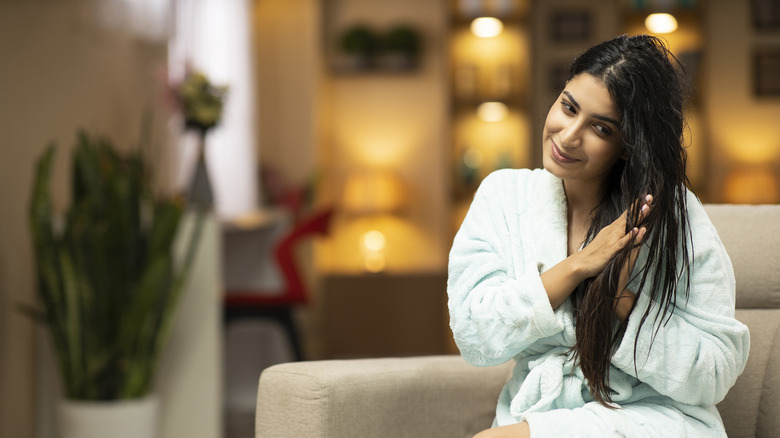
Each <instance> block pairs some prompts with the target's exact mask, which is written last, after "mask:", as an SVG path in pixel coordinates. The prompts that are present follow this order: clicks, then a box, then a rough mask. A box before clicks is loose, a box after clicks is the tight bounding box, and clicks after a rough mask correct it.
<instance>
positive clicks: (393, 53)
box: [380, 24, 421, 70]
mask: <svg viewBox="0 0 780 438" xmlns="http://www.w3.org/2000/svg"><path fill="white" fill-rule="evenodd" d="M420 49H421V47H420V35H419V33H418V32H417V30H416V29H415V28H414V27H412V26H410V25H406V24H399V25H397V26H395V27H393V28H391V29H390V30H389V31H388V32H387V33H386V34H384V35H383V36H382V55H381V57H380V64H381V66H382V67H384V68H387V69H391V70H412V69H414V68H416V67H417V65H418V63H419V57H420Z"/></svg>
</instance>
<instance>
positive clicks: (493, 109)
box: [477, 102, 509, 122]
mask: <svg viewBox="0 0 780 438" xmlns="http://www.w3.org/2000/svg"><path fill="white" fill-rule="evenodd" d="M507 113H509V109H508V108H507V107H506V105H505V104H503V103H501V102H484V103H481V104H480V105H479V106H478V107H477V117H479V119H480V120H482V121H485V122H500V121H502V120H504V119H506V115H507Z"/></svg>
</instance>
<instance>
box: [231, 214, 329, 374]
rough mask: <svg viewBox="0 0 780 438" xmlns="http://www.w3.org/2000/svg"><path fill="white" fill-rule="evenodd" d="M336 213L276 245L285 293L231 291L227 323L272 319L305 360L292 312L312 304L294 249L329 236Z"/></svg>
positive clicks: (311, 220)
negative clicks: (311, 240)
mask: <svg viewBox="0 0 780 438" xmlns="http://www.w3.org/2000/svg"><path fill="white" fill-rule="evenodd" d="M332 217H333V209H332V208H326V209H324V210H321V211H319V212H317V213H315V214H313V215H312V216H310V217H308V218H305V219H303V220H302V221H300V222H299V223H298V224H296V225H294V226H293V228H292V229H291V230H290V231H289V232H288V233H287V234H286V235H284V237H282V238H281V239H280V240H279V242H278V243H277V244H276V247H275V250H274V260H275V262H276V265H277V268H278V269H279V270H280V272H281V274H282V278H283V280H284V281H283V283H284V289H283V290H282V293H281V294H279V293H277V292H278V291H259V290H228V291H226V294H225V300H224V304H225V319H226V321H227V322H229V321H230V320H231V319H234V318H272V319H275V320H277V321H278V322H279V323H281V324H282V326H283V327H284V328H285V330H286V331H287V333H288V335H289V337H290V343H291V344H292V347H293V353H294V354H295V357H296V359H298V360H302V359H303V355H302V353H301V344H300V339H299V337H298V330H297V329H296V326H295V321H294V320H293V310H294V309H295V308H296V307H298V306H303V305H306V304H308V303H309V296H308V294H307V293H306V289H305V287H304V284H303V281H302V279H301V276H300V271H299V269H298V264H297V262H296V260H295V248H296V247H297V245H298V244H299V243H300V242H302V241H303V240H304V239H305V238H308V237H313V236H317V235H327V234H328V232H329V229H330V223H331V218H332Z"/></svg>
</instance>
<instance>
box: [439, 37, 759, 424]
mask: <svg viewBox="0 0 780 438" xmlns="http://www.w3.org/2000/svg"><path fill="white" fill-rule="evenodd" d="M672 61H676V60H675V59H674V57H673V56H672V55H671V54H670V53H669V52H668V51H667V49H666V47H665V46H664V44H663V43H662V42H661V41H660V40H658V39H656V38H654V37H650V36H645V35H643V36H636V37H626V36H621V37H618V38H616V39H614V40H610V41H607V42H604V43H601V44H599V45H596V46H594V47H592V48H590V49H589V50H587V51H586V52H584V53H583V54H582V55H580V56H579V57H578V58H577V59H575V61H574V63H573V65H572V68H571V74H570V78H569V80H568V81H567V84H566V87H565V89H564V90H563V92H562V93H561V94H560V96H559V98H558V100H557V101H556V102H555V103H554V104H553V105H552V107H551V108H550V111H549V114H548V115H547V119H546V121H545V125H544V131H543V139H542V140H543V148H544V155H543V157H544V159H543V162H544V169H536V170H501V171H497V172H494V173H493V174H491V175H489V176H488V177H487V178H486V179H485V180H484V181H483V183H482V184H481V185H480V188H479V190H478V191H477V194H476V196H475V198H474V201H473V204H472V206H471V208H470V210H469V212H468V214H467V216H466V218H465V220H464V222H463V225H462V226H461V228H460V230H459V232H458V234H457V236H456V237H455V241H454V243H453V247H452V250H451V252H450V265H449V280H448V293H449V310H450V316H451V327H452V330H453V333H454V336H455V340H456V342H457V344H458V347H459V348H460V351H461V354H462V355H463V357H464V358H465V359H466V360H467V361H469V362H470V363H472V364H474V365H478V366H492V365H498V364H501V363H504V362H507V361H509V360H510V359H514V360H515V362H516V364H515V367H514V371H513V375H512V377H511V379H510V380H509V381H508V383H507V384H506V385H505V387H504V388H503V390H502V392H501V395H500V396H499V400H498V407H497V409H496V417H495V420H494V424H493V426H494V428H492V429H489V430H487V431H484V432H482V433H480V434H479V435H478V436H479V437H480V438H483V437H500V436H507V437H527V436H533V437H548V436H550V437H551V436H588V437H593V436H628V437H642V436H647V437H655V436H658V437H661V436H663V437H670V436H674V437H685V436H691V437H693V436H702V437H717V436H725V431H724V428H723V424H722V421H721V419H720V416H719V415H718V412H717V410H716V408H715V404H716V403H718V402H719V401H720V400H722V399H723V397H724V396H725V395H726V392H727V391H728V389H729V388H730V387H731V386H732V385H733V384H734V382H735V380H736V378H737V376H739V374H740V373H741V372H742V370H743V368H744V366H745V362H746V361H747V355H748V349H749V334H748V330H747V327H745V326H744V325H743V324H741V323H739V322H738V321H737V320H735V319H734V276H733V269H732V266H731V261H730V260H729V258H728V255H727V254H726V251H725V250H724V248H723V245H722V244H721V242H720V240H719V238H718V235H717V233H716V231H715V229H714V228H713V226H712V224H711V223H710V221H709V219H708V218H707V215H706V214H705V212H704V210H703V208H702V206H701V204H700V203H699V201H698V200H697V199H696V197H695V196H694V195H693V194H692V193H691V192H689V191H688V190H687V189H686V183H687V178H686V176H685V161H686V158H685V157H686V155H685V151H684V149H683V143H682V138H683V129H684V118H683V100H684V99H683V97H684V96H683V95H684V93H683V91H684V86H683V84H684V82H683V78H682V76H681V75H682V74H681V73H680V70H679V69H677V68H675V65H674V64H672Z"/></svg>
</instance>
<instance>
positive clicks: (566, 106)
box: [561, 101, 574, 114]
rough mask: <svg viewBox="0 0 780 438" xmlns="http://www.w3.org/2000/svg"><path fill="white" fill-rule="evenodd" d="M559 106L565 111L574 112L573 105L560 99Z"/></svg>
mask: <svg viewBox="0 0 780 438" xmlns="http://www.w3.org/2000/svg"><path fill="white" fill-rule="evenodd" d="M561 107H562V108H563V110H564V111H565V112H567V113H572V114H574V107H573V106H571V104H569V102H566V101H561Z"/></svg>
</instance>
